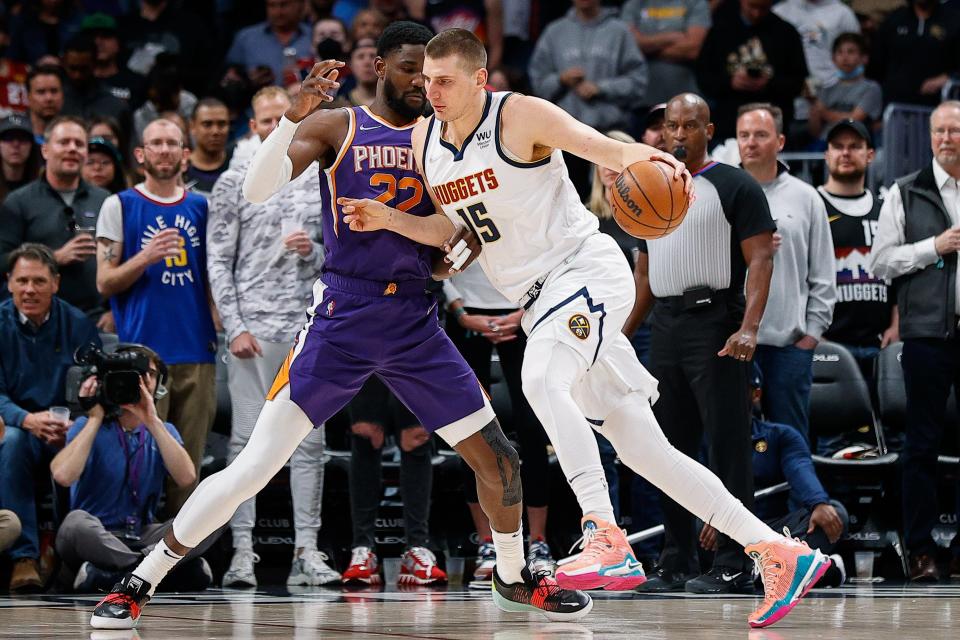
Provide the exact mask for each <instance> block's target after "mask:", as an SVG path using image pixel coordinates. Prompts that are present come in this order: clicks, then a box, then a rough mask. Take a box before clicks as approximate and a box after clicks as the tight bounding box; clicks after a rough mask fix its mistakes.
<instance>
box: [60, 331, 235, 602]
mask: <svg viewBox="0 0 960 640" xmlns="http://www.w3.org/2000/svg"><path fill="white" fill-rule="evenodd" d="M118 351H123V352H132V353H136V354H139V355H142V356H145V357H146V358H147V359H148V360H149V363H150V364H149V365H148V366H149V369H148V370H147V372H146V374H144V375H142V376H141V377H140V401H139V402H138V403H136V404H130V405H123V406H122V407H120V408H119V411H110V412H109V413H107V411H105V409H104V407H103V406H102V405H100V404H96V405H95V406H93V407H92V408H91V409H90V410H89V411H88V412H87V415H86V416H85V417H82V418H79V419H77V421H76V422H74V423H73V425H72V426H71V427H70V430H69V431H68V432H67V445H66V446H65V447H64V448H63V449H62V450H61V451H60V453H58V454H57V455H56V457H54V459H53V462H51V463H50V470H51V472H52V473H53V479H54V480H55V481H56V482H57V484H59V485H61V486H63V487H69V488H70V509H71V511H70V512H69V513H68V514H67V516H66V517H65V518H64V519H63V524H61V525H60V529H59V531H58V532H57V542H56V545H57V553H59V554H60V558H61V559H62V560H63V561H64V564H65V565H66V566H67V568H68V570H69V571H70V572H71V573H74V572H75V579H74V583H73V587H74V590H76V591H78V592H90V591H96V590H98V589H99V590H107V589H109V588H110V587H112V586H113V584H114V582H116V581H117V580H119V578H120V577H121V575H122V574H121V572H123V571H125V570H126V569H128V568H129V567H131V566H133V565H135V564H136V563H138V562H139V561H140V560H141V559H142V558H143V555H142V553H141V551H142V549H143V548H144V547H149V546H151V545H154V544H156V543H157V541H159V540H160V539H161V538H162V537H163V534H164V533H165V531H166V529H167V528H168V527H169V526H170V524H171V523H170V522H157V521H156V517H155V516H156V509H157V502H158V501H159V499H160V494H161V492H162V490H163V483H164V480H165V479H166V478H167V477H168V476H169V477H170V479H171V480H172V481H173V482H174V483H175V484H176V485H177V486H180V487H186V486H190V485H191V484H192V483H193V482H194V480H195V479H196V471H195V470H194V467H193V462H192V461H191V460H190V455H189V454H188V453H187V450H186V449H184V448H183V440H182V439H181V438H180V433H179V432H178V431H177V429H176V427H175V426H173V425H172V424H170V423H169V422H163V421H162V420H160V417H159V416H158V414H157V407H156V398H157V397H158V396H160V395H162V389H163V386H162V382H163V378H164V375H165V372H166V366H165V365H164V364H163V362H162V361H161V360H160V357H159V356H158V355H157V354H156V353H155V352H154V351H153V350H151V349H148V348H146V347H143V346H140V345H130V346H125V347H122V348H121V349H118ZM96 391H97V380H96V378H95V377H93V376H91V377H90V378H88V379H87V380H85V381H84V382H83V384H82V385H81V386H80V394H79V395H80V397H82V398H83V397H92V396H94V395H96ZM218 533H219V532H218ZM216 537H217V533H215V534H213V535H212V536H210V538H209V539H208V540H206V541H204V544H202V545H200V546H199V547H197V548H196V549H194V550H193V552H192V553H191V557H190V558H189V559H188V560H187V561H186V562H184V563H182V564H181V565H179V566H178V567H177V573H176V574H174V575H173V576H171V577H173V578H174V580H177V578H178V577H179V578H180V579H179V580H177V582H178V584H177V585H176V586H177V587H178V588H179V589H183V590H191V591H192V590H201V589H205V588H207V587H208V586H209V585H210V580H211V573H210V568H209V566H207V564H206V561H205V560H203V559H202V558H201V557H200V554H201V553H203V551H204V550H205V549H206V548H208V547H209V546H210V545H211V544H212V543H213V542H214V541H215V540H216Z"/></svg>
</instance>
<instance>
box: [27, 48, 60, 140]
mask: <svg viewBox="0 0 960 640" xmlns="http://www.w3.org/2000/svg"><path fill="white" fill-rule="evenodd" d="M62 111H63V76H62V75H61V73H60V69H59V67H53V66H49V65H40V66H38V67H36V68H35V69H32V70H31V71H30V73H29V74H27V112H28V114H29V115H30V126H32V127H33V136H34V139H35V140H36V141H37V144H43V135H44V132H46V130H47V125H49V124H50V123H51V122H52V121H53V119H54V118H56V117H57V116H59V115H60V112H62Z"/></svg>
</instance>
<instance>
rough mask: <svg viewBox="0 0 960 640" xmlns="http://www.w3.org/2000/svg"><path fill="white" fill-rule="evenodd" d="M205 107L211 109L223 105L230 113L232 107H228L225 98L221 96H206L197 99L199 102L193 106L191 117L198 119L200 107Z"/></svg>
mask: <svg viewBox="0 0 960 640" xmlns="http://www.w3.org/2000/svg"><path fill="white" fill-rule="evenodd" d="M204 107H206V108H211V109H216V108H218V107H222V108H224V109H226V110H227V113H228V114H229V113H230V109H229V108H228V107H227V105H226V104H224V102H223V100H221V99H220V98H212V97H209V96H208V97H206V98H201V99H200V100H198V101H197V104H196V105H195V106H194V107H193V113H191V114H190V119H191V120H196V119H197V114H198V113H200V109H203V108H204Z"/></svg>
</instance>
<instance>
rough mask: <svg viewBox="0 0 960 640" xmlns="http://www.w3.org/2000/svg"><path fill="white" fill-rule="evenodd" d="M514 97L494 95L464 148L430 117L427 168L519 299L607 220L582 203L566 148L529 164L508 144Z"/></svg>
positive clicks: (485, 262) (439, 193)
mask: <svg viewBox="0 0 960 640" xmlns="http://www.w3.org/2000/svg"><path fill="white" fill-rule="evenodd" d="M511 95H512V94H511V93H509V92H497V93H490V92H487V98H486V103H485V104H484V108H483V116H482V117H481V119H480V124H479V125H477V128H476V130H474V132H473V133H472V134H470V135H469V136H468V137H467V139H466V140H464V143H463V148H462V149H459V150H458V149H457V148H456V147H454V146H453V145H452V144H451V143H449V142H447V141H445V140H443V139H441V136H440V134H441V130H442V123H441V122H439V121H438V120H437V119H436V117H431V118H430V125H429V128H428V130H427V137H426V141H425V144H424V149H423V157H422V158H420V162H421V168H422V170H423V172H424V175H425V176H426V178H427V181H428V182H429V184H430V187H431V188H432V189H433V192H434V195H435V196H436V198H437V201H438V202H439V203H440V204H441V206H442V207H443V212H444V213H445V214H447V216H448V217H449V218H450V219H451V220H453V222H454V223H465V224H466V225H467V226H468V227H470V228H472V229H473V231H474V232H475V233H476V234H477V236H478V237H479V238H480V241H481V242H482V243H483V251H482V252H481V253H480V257H479V258H478V260H479V262H480V264H481V266H482V267H483V270H484V272H485V273H486V274H487V277H488V278H489V279H490V282H492V283H493V285H494V286H495V287H496V288H497V289H498V290H499V291H500V292H501V293H502V294H503V295H504V296H505V297H506V298H507V299H508V300H511V301H513V302H516V301H518V300H520V298H521V297H523V295H524V294H525V293H526V292H527V290H528V289H530V287H531V286H533V284H534V283H535V282H536V281H537V280H538V279H539V278H541V277H542V276H544V275H545V274H547V273H549V272H550V271H551V270H553V269H554V268H555V267H556V266H557V265H559V264H560V263H562V262H563V261H564V260H565V259H566V258H567V257H568V256H570V255H572V254H573V253H574V252H575V251H576V250H577V249H578V248H579V247H580V245H581V244H582V243H583V241H584V240H585V239H586V238H587V237H588V236H590V235H592V234H594V233H597V231H598V229H599V222H598V220H597V217H596V216H594V215H593V214H592V213H590V212H589V211H588V210H587V209H586V208H585V207H584V206H583V204H582V203H581V202H580V198H579V196H578V195H577V191H576V189H575V188H574V186H573V183H571V182H570V178H569V177H568V176H567V167H566V165H565V164H564V162H563V155H562V153H561V152H560V150H559V149H554V151H553V153H552V154H551V155H550V156H549V157H547V158H543V159H542V160H538V161H536V162H523V161H520V160H518V159H517V158H515V157H513V156H512V155H511V154H510V152H509V151H508V150H507V149H506V148H505V147H504V145H503V143H502V142H501V140H500V113H501V110H502V108H503V104H504V102H506V101H507V99H509V97H510V96H511Z"/></svg>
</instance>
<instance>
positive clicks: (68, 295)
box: [0, 116, 110, 323]
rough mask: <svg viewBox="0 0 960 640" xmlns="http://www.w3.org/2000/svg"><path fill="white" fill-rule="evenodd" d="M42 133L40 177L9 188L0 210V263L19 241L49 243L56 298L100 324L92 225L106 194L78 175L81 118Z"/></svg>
mask: <svg viewBox="0 0 960 640" xmlns="http://www.w3.org/2000/svg"><path fill="white" fill-rule="evenodd" d="M44 137H45V139H46V142H44V144H43V147H42V148H41V151H42V154H43V159H44V161H45V166H44V169H43V175H42V176H41V177H40V179H39V180H34V181H33V182H30V183H29V184H27V185H26V186H24V187H21V188H20V189H17V190H16V191H13V192H11V193H10V194H9V195H8V196H7V199H6V200H5V201H4V203H3V207H2V208H0V264H3V263H5V262H6V260H7V256H8V255H9V254H10V252H11V251H13V250H14V249H16V248H17V247H19V246H20V245H21V244H23V243H24V242H38V243H40V244H44V245H46V246H48V247H50V249H52V250H53V255H54V258H55V259H56V261H57V265H58V267H59V269H60V278H61V281H60V293H59V295H60V297H61V298H63V299H64V300H66V301H67V302H69V303H70V304H72V305H73V306H75V307H77V308H79V309H80V310H81V311H84V312H85V313H86V314H87V315H89V316H90V317H91V319H92V320H93V321H94V322H98V323H99V322H100V321H101V318H102V316H103V314H104V312H105V308H104V305H103V301H102V300H101V298H100V295H99V294H98V293H97V266H96V262H95V261H94V255H95V254H96V250H97V247H96V243H95V242H94V239H93V229H94V228H95V227H96V224H97V215H98V212H99V211H100V206H101V205H102V204H103V201H104V200H105V199H106V198H107V196H108V195H110V194H109V193H108V192H107V191H105V190H104V189H100V188H99V187H96V186H94V185H91V184H89V183H87V182H86V181H85V180H83V178H82V177H81V171H82V170H83V164H84V162H86V160H87V131H86V127H85V126H84V122H83V120H80V119H79V118H76V117H73V116H58V117H57V118H54V120H53V121H51V122H50V124H49V125H48V126H47V129H46V133H45V135H44Z"/></svg>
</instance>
